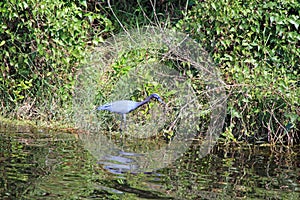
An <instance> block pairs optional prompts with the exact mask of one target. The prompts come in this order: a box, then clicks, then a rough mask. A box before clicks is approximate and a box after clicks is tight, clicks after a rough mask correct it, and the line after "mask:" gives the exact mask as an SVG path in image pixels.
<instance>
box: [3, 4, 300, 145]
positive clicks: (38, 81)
mask: <svg viewBox="0 0 300 200" xmlns="http://www.w3.org/2000/svg"><path fill="white" fill-rule="evenodd" d="M151 2H152V1H149V0H140V1H137V3H134V4H133V3H132V2H131V1H125V0H124V1H123V0H122V1H107V2H106V1H94V0H93V1H88V2H87V1H62V0H54V1H49V0H42V1H38V0H25V1H16V0H13V1H7V0H6V1H4V2H1V3H0V9H1V13H0V19H1V22H2V24H1V27H0V48H1V54H0V62H1V74H0V82H1V84H0V88H1V97H2V98H1V114H2V115H3V116H5V117H11V118H18V119H30V120H43V121H60V120H62V119H63V117H64V116H65V113H66V112H70V110H71V109H72V106H71V105H72V94H73V93H74V84H75V80H76V72H77V71H78V70H79V69H80V67H81V66H83V65H85V63H86V55H87V54H88V53H89V52H90V49H92V48H93V47H94V46H97V45H99V44H100V43H101V42H102V41H103V39H106V38H107V37H108V36H109V34H110V33H112V32H113V33H118V32H121V31H123V30H124V28H126V29H130V28H135V27H141V26H143V25H146V24H155V25H158V26H168V27H170V28H177V30H180V31H184V32H185V33H188V34H189V35H190V36H191V37H193V38H194V39H195V40H197V41H198V42H199V43H201V44H202V45H203V47H204V48H205V49H206V50H207V51H208V52H209V53H210V54H211V57H212V58H213V59H214V61H215V63H216V66H217V67H218V68H220V70H221V72H222V77H223V79H224V80H225V82H226V84H227V86H228V87H227V91H228V101H227V103H228V108H227V109H228V110H227V117H226V124H225V128H224V133H223V134H224V136H225V137H224V138H225V139H226V140H236V139H249V141H261V140H264V141H268V142H270V143H278V142H288V143H289V144H292V143H293V142H295V141H296V140H297V139H299V135H298V132H299V127H300V126H299V125H300V117H299V115H300V110H299V107H300V106H299V102H300V100H299V96H300V90H299V84H300V83H299V80H300V76H299V73H300V70H299V69H300V68H299V62H300V60H299V57H300V43H299V40H300V34H299V32H300V31H299V24H300V19H299V16H300V5H299V3H298V2H297V1H295V0H281V1H277V2H268V3H266V2H265V3H264V2H261V1H251V0H246V1H243V2H240V1H231V0H221V1H215V0H208V1H181V0H180V1H173V0H172V1H158V2H157V4H156V5H154V4H153V3H151ZM116 17H117V18H116ZM143 54H144V52H143V53H141V55H143ZM131 56H134V54H130V57H129V58H128V61H126V57H125V58H123V59H125V61H124V62H123V61H122V62H123V64H124V63H126V62H130V61H131V60H133V59H132V57H131ZM137 56H140V54H139V53H137ZM135 60H140V59H139V58H136V59H135ZM141 62H142V61H141ZM112 66H113V67H112V71H111V72H109V73H108V74H110V75H111V76H114V77H113V78H112V79H109V80H111V81H110V82H109V83H110V84H113V81H112V80H115V78H116V77H118V76H120V75H121V74H120V73H124V72H125V73H126V69H124V68H120V66H121V65H118V63H115V64H114V65H112ZM182 67H183V68H184V67H186V65H183V66H182ZM107 78H110V77H107ZM107 88H111V87H110V86H109V85H108V86H107ZM145 90H146V91H147V89H145ZM297 131H298V132H297Z"/></svg>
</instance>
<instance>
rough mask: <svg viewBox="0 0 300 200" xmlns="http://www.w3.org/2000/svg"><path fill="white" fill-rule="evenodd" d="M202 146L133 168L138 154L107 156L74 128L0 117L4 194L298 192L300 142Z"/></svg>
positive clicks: (241, 195) (255, 195)
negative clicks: (155, 165) (205, 151)
mask: <svg viewBox="0 0 300 200" xmlns="http://www.w3.org/2000/svg"><path fill="white" fill-rule="evenodd" d="M198 149H199V147H198V146H197V145H194V146H192V147H191V148H190V149H189V151H188V152H187V153H186V154H185V155H184V156H183V157H180V158H178V159H177V160H176V161H175V162H174V163H172V165H171V166H168V167H165V168H163V169H159V170H156V171H155V172H149V171H148V172H145V173H142V172H141V173H128V172H126V168H128V167H129V165H130V163H131V161H132V160H131V159H129V158H128V157H131V158H134V157H135V156H136V157H138V156H141V155H135V154H129V153H128V152H125V151H124V152H119V155H118V156H115V157H111V156H110V155H108V157H109V158H110V159H111V160H114V161H115V162H110V163H109V164H107V163H104V162H100V161H99V160H98V159H97V158H95V156H93V155H94V154H93V153H91V151H90V150H87V148H86V145H85V144H84V143H83V141H82V140H81V139H79V138H78V137H77V136H76V135H75V134H70V133H61V132H53V131H49V130H44V129H38V128H31V127H26V126H8V125H6V124H1V123H0V174H1V178H0V199H44V198H45V199H58V198H59V199H232V198H234V199H245V198H247V199H248V198H252V199H299V196H300V178H299V177H300V156H299V155H300V147H299V146H296V147H292V148H284V147H281V146H275V147H268V146H236V147H224V146H222V147H221V146H216V147H215V149H214V152H213V153H211V154H209V155H207V156H205V157H204V158H199V156H198V155H199V154H198V152H197V150H198Z"/></svg>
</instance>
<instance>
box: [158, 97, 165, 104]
mask: <svg viewBox="0 0 300 200" xmlns="http://www.w3.org/2000/svg"><path fill="white" fill-rule="evenodd" d="M157 100H158V101H159V102H160V103H162V104H164V105H165V104H166V103H165V102H164V101H163V100H162V99H161V98H159V99H157Z"/></svg>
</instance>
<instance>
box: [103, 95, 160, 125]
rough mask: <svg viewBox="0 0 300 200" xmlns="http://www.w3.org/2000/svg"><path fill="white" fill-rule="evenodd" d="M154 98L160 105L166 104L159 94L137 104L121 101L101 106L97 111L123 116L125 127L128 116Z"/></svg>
mask: <svg viewBox="0 0 300 200" xmlns="http://www.w3.org/2000/svg"><path fill="white" fill-rule="evenodd" d="M152 98H155V99H157V100H158V101H159V102H160V103H162V104H165V103H164V102H163V100H162V99H161V98H160V96H158V94H151V95H150V96H149V97H147V98H146V99H145V100H144V101H140V102H135V101H130V100H119V101H114V102H111V103H109V104H105V105H102V106H99V107H97V110H108V111H110V112H114V113H118V114H121V115H122V116H123V121H124V126H126V114H127V113H130V112H131V111H133V110H135V109H137V108H139V107H140V106H142V105H144V104H146V103H148V102H149V101H150V100H151V99H152ZM121 125H122V123H121Z"/></svg>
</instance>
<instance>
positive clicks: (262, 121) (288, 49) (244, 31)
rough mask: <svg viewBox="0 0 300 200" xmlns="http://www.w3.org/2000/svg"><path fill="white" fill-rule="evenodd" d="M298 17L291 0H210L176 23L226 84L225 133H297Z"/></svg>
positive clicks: (299, 7) (274, 136)
mask: <svg viewBox="0 0 300 200" xmlns="http://www.w3.org/2000/svg"><path fill="white" fill-rule="evenodd" d="M299 16H300V4H299V2H298V1H294V0H283V1H276V2H273V1H270V2H263V1H252V0H247V1H230V0H222V1H215V0H210V1H204V2H199V3H197V5H196V6H194V7H193V8H192V9H191V10H190V12H189V13H188V16H186V17H185V18H184V19H183V20H182V21H181V22H180V23H179V24H178V26H179V28H180V29H183V30H185V31H186V32H187V33H189V34H192V35H193V36H194V37H195V38H196V39H197V40H198V41H200V42H202V43H203V45H204V46H205V48H206V49H207V50H209V51H210V52H211V55H212V57H213V58H214V60H215V61H216V63H217V67H219V68H221V69H222V74H223V77H224V79H225V81H226V82H227V83H228V84H229V85H228V88H229V89H228V91H229V101H228V116H227V125H226V131H225V135H226V136H227V137H229V136H230V135H231V134H237V135H239V136H244V138H245V137H249V136H250V137H251V138H253V136H254V137H256V140H257V139H262V138H264V139H268V140H269V141H270V142H279V141H283V140H282V139H283V138H284V139H285V140H289V142H292V141H293V139H295V138H297V137H299V135H297V131H299V124H300V117H299V114H300V110H299V97H300V90H299V84H300V83H299V78H300V68H299V65H300V60H299V58H300V42H299V41H300V33H299V29H300V28H299V24H300V18H299Z"/></svg>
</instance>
